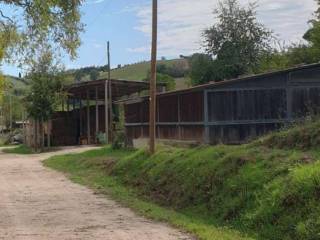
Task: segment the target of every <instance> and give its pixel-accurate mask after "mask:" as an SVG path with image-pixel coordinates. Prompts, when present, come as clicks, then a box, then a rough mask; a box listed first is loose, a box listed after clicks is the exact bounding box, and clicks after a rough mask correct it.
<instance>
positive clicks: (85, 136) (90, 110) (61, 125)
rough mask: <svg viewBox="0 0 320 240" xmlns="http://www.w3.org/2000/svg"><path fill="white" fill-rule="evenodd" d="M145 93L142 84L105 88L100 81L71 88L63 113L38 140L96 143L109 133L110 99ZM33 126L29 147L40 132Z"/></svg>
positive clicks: (124, 83)
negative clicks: (36, 133)
mask: <svg viewBox="0 0 320 240" xmlns="http://www.w3.org/2000/svg"><path fill="white" fill-rule="evenodd" d="M148 89H149V84H148V83H147V82H141V81H126V80H111V81H110V84H108V80H104V79H102V80H96V81H89V82H80V83H76V84H73V85H71V86H69V87H68V88H67V89H66V91H67V96H68V99H67V101H65V102H64V103H63V105H62V106H61V109H62V110H61V111H59V112H56V113H55V114H54V116H53V117H52V119H51V121H50V122H49V123H48V124H46V125H45V130H44V134H43V136H40V138H42V139H43V141H45V142H47V144H48V143H49V141H50V145H53V146H62V145H65V146H67V145H77V144H92V143H96V142H97V135H98V134H103V135H104V133H106V132H108V133H110V129H111V128H110V126H111V124H112V121H111V118H112V117H111V113H112V111H110V109H111V106H112V104H110V102H111V99H112V102H114V101H116V100H119V99H121V98H125V97H128V96H132V95H134V94H136V95H138V93H140V92H142V91H145V90H148ZM163 90H164V87H163V85H158V91H163ZM113 120H114V119H113ZM34 125H35V124H34V123H31V124H30V125H29V129H28V134H27V138H28V140H27V144H28V145H30V146H33V145H34V141H36V140H35V139H36V138H35V137H34V136H35V131H39V130H36V129H37V127H35V126H34ZM109 136H110V134H109ZM37 141H41V140H39V139H38V140H37ZM47 144H45V145H47Z"/></svg>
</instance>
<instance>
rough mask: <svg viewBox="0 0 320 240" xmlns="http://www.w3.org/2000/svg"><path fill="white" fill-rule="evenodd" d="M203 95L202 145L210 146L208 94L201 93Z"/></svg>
mask: <svg viewBox="0 0 320 240" xmlns="http://www.w3.org/2000/svg"><path fill="white" fill-rule="evenodd" d="M203 95H204V104H203V105H204V108H203V111H204V143H206V144H210V127H209V109H208V107H209V106H208V92H207V91H206V90H204V91H203Z"/></svg>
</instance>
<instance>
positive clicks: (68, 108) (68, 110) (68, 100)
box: [67, 97, 70, 112]
mask: <svg viewBox="0 0 320 240" xmlns="http://www.w3.org/2000/svg"><path fill="white" fill-rule="evenodd" d="M67 112H70V98H69V97H68V98H67Z"/></svg>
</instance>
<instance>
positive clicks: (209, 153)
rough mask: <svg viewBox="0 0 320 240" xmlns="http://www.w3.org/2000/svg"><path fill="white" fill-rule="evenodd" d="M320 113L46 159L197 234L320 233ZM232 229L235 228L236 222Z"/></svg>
mask: <svg viewBox="0 0 320 240" xmlns="http://www.w3.org/2000/svg"><path fill="white" fill-rule="evenodd" d="M319 129H320V121H316V122H306V123H304V124H300V125H297V126H295V127H293V128H291V129H287V130H284V131H281V132H276V133H273V134H271V135H269V136H267V137H264V138H261V139H259V140H257V141H255V142H254V143H252V144H249V145H242V146H224V145H220V146H211V147H209V146H201V147H196V148H188V149H182V148H175V147H167V146H166V147H164V146H163V147H159V149H158V150H157V152H156V154H154V155H153V156H150V155H148V154H147V153H146V152H145V151H144V150H132V151H129V150H112V149H111V148H109V147H106V148H103V149H101V150H97V151H90V152H87V153H83V154H78V155H67V156H58V157H54V158H51V159H49V160H47V161H46V162H45V164H46V165H47V166H49V167H52V168H54V169H57V170H60V171H63V172H65V173H68V174H69V175H70V177H71V178H72V179H73V180H74V181H76V182H79V183H81V184H85V185H87V186H90V187H92V188H95V189H97V190H98V191H99V192H102V193H108V194H109V195H111V196H112V197H113V198H115V199H117V200H119V201H121V202H122V203H124V204H125V205H127V206H129V207H131V208H133V209H135V210H137V211H138V212H140V213H142V214H144V215H146V216H148V217H152V218H154V219H157V220H163V221H167V222H169V223H171V224H173V225H175V226H177V227H180V228H183V229H185V230H187V231H189V232H191V233H193V234H195V235H196V236H198V237H199V239H222V240H224V239H249V237H247V236H250V237H251V238H254V239H259V240H260V239H263V240H267V239H268V240H300V239H304V240H318V239H320V205H319V202H320V161H319V159H320V149H319V146H320V138H319V135H320V131H319ZM231 229H233V230H231Z"/></svg>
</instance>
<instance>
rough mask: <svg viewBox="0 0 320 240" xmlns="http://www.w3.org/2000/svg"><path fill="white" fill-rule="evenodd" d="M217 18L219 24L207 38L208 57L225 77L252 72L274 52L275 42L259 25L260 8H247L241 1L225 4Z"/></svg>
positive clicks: (218, 12)
mask: <svg viewBox="0 0 320 240" xmlns="http://www.w3.org/2000/svg"><path fill="white" fill-rule="evenodd" d="M215 15H216V17H217V19H218V23H217V24H215V25H213V26H212V27H211V28H209V29H207V30H205V31H204V33H203V36H204V38H205V47H206V52H207V54H209V55H211V56H213V57H216V62H215V65H216V67H218V68H219V69H220V70H222V71H224V73H223V74H222V76H221V77H224V76H225V77H227V78H232V77H238V76H239V75H242V74H247V73H250V72H252V71H253V69H254V68H256V67H257V66H258V65H259V63H260V61H261V58H262V56H263V54H264V53H265V52H268V51H270V50H271V43H272V40H273V37H272V33H271V31H270V30H268V29H266V27H265V26H264V25H262V24H261V23H259V22H258V21H257V18H256V5H255V4H249V6H248V7H247V8H245V7H242V6H240V5H239V3H238V1H237V0H224V1H223V2H220V3H219V7H218V9H217V10H216V11H215ZM222 66H224V67H222ZM214 77H215V76H214ZM211 80H221V79H211Z"/></svg>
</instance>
